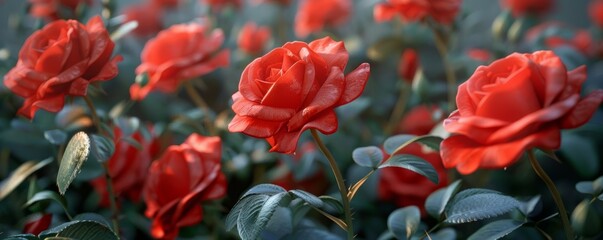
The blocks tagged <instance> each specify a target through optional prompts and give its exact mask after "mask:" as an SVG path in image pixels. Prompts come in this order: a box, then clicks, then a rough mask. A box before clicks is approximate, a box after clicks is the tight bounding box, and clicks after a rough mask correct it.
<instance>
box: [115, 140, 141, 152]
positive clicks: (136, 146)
mask: <svg viewBox="0 0 603 240" xmlns="http://www.w3.org/2000/svg"><path fill="white" fill-rule="evenodd" d="M119 140H120V141H124V142H126V143H128V144H130V146H132V147H134V148H136V149H138V150H143V149H142V144H140V142H138V141H136V139H134V138H132V137H122V138H121V139H119Z"/></svg>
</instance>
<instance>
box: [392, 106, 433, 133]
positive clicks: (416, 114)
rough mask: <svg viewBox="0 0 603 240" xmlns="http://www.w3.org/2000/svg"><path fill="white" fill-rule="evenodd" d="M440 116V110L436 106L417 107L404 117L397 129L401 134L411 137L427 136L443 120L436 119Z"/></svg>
mask: <svg viewBox="0 0 603 240" xmlns="http://www.w3.org/2000/svg"><path fill="white" fill-rule="evenodd" d="M441 114H442V110H441V109H440V108H438V107H437V106H426V105H420V106H417V107H415V108H413V109H412V110H410V111H409V112H408V113H406V115H404V118H403V119H402V122H400V125H399V127H398V129H400V132H402V133H406V134H412V135H426V134H429V133H430V132H431V129H433V127H434V126H435V125H436V124H437V123H438V122H439V121H440V120H442V119H443V117H441V118H438V116H439V115H441ZM442 116H443V115H442Z"/></svg>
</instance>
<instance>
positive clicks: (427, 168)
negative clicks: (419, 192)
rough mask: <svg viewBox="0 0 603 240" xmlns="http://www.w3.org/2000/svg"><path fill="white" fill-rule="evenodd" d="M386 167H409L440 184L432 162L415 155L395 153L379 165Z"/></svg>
mask: <svg viewBox="0 0 603 240" xmlns="http://www.w3.org/2000/svg"><path fill="white" fill-rule="evenodd" d="M384 167H399V168H404V169H408V170H410V171H413V172H416V173H418V174H421V175H423V176H425V177H427V178H428V179H429V180H430V181H432V182H433V183H435V184H438V182H439V177H438V172H436V170H435V168H433V166H432V165H431V163H429V162H427V161H425V160H424V159H422V158H420V157H417V156H414V155H409V154H398V155H394V156H392V157H390V158H389V160H387V161H386V162H384V163H383V164H381V166H379V168H384Z"/></svg>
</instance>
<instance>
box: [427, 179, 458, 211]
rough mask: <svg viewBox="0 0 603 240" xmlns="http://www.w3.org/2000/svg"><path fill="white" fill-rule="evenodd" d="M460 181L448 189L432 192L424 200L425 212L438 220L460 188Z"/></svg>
mask: <svg viewBox="0 0 603 240" xmlns="http://www.w3.org/2000/svg"><path fill="white" fill-rule="evenodd" d="M460 184H461V180H456V181H454V182H453V183H451V184H450V185H448V187H446V188H442V189H439V190H437V191H435V192H433V193H432V194H431V195H429V197H427V200H425V211H427V213H429V215H431V216H432V217H434V218H436V219H440V216H442V213H443V212H444V210H445V209H446V206H447V205H448V202H449V201H450V199H451V198H452V196H454V194H456V193H457V192H458V190H459V188H460V186H461V185H460Z"/></svg>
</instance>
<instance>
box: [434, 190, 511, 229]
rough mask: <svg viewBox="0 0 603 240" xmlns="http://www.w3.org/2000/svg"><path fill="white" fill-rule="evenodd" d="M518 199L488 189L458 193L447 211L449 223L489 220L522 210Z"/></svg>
mask: <svg viewBox="0 0 603 240" xmlns="http://www.w3.org/2000/svg"><path fill="white" fill-rule="evenodd" d="M520 207H521V203H520V202H519V201H517V200H516V199H514V198H512V197H509V196H505V195H502V194H501V193H499V192H496V191H492V190H487V189H468V190H464V191H462V192H460V193H458V194H457V195H456V196H455V197H454V199H453V200H452V202H450V206H449V207H448V208H447V209H446V210H445V213H446V220H445V222H447V223H465V222H473V221H478V220H482V219H488V218H492V217H496V216H500V215H502V214H505V213H508V212H510V211H511V210H513V209H516V208H520Z"/></svg>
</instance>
